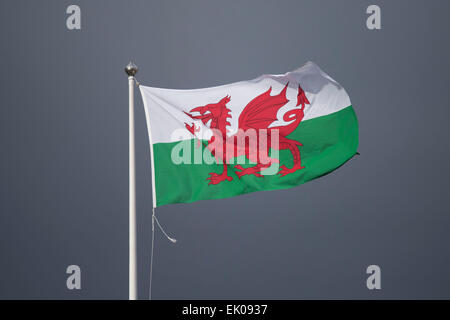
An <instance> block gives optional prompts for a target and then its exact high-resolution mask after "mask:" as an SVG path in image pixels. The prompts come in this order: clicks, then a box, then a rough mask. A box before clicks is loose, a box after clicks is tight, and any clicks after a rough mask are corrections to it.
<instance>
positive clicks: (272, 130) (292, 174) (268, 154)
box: [140, 62, 358, 207]
mask: <svg viewBox="0 0 450 320" xmlns="http://www.w3.org/2000/svg"><path fill="white" fill-rule="evenodd" d="M140 91H141V95H142V99H143V101H144V108H145V114H146V120H147V127H148V133H149V140H150V149H151V158H152V159H151V160H152V161H151V165H152V187H153V206H154V207H156V206H161V205H165V204H170V203H188V202H194V201H197V200H206V199H220V198H228V197H232V196H237V195H241V194H245V193H249V192H254V191H262V190H275V189H286V188H291V187H295V186H298V185H300V184H302V183H305V182H307V181H310V180H312V179H315V178H318V177H320V176H323V175H325V174H327V173H330V172H331V171H333V170H335V169H336V168H338V167H339V166H341V165H342V164H344V163H345V162H346V161H348V160H349V159H350V158H351V157H353V156H354V155H355V154H356V152H357V147H358V122H357V118H356V115H355V112H354V109H353V107H352V105H351V102H350V99H349V96H348V95H347V93H346V91H345V90H344V88H343V87H342V86H341V85H340V84H339V83H337V82H336V81H335V80H333V79H332V78H331V77H330V76H328V75H327V74H325V73H324V72H323V71H322V70H321V69H320V68H319V67H318V66H317V65H316V64H314V63H312V62H308V63H306V64H305V65H303V66H302V67H300V68H298V69H297V70H295V71H292V72H288V73H285V74H280V75H263V76H260V77H258V78H256V79H253V80H249V81H241V82H236V83H232V84H228V85H223V86H218V87H211V88H204V89H194V90H173V89H162V88H153V87H146V86H143V85H140Z"/></svg>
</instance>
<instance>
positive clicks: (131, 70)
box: [125, 61, 138, 77]
mask: <svg viewBox="0 0 450 320" xmlns="http://www.w3.org/2000/svg"><path fill="white" fill-rule="evenodd" d="M125 72H126V74H127V75H128V76H129V77H134V76H135V74H136V73H137V72H138V67H137V66H136V65H135V64H134V63H133V62H131V61H130V63H129V64H128V65H127V66H126V67H125Z"/></svg>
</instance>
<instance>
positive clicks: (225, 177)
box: [206, 172, 233, 186]
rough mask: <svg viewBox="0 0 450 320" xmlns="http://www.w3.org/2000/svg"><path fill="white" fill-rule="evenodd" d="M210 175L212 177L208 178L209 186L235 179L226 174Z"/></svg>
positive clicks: (213, 173) (212, 173) (211, 173)
mask: <svg viewBox="0 0 450 320" xmlns="http://www.w3.org/2000/svg"><path fill="white" fill-rule="evenodd" d="M209 175H210V177H208V178H206V180H209V183H208V186H209V185H210V184H219V183H221V182H222V181H224V180H227V181H231V180H233V178H232V177H230V176H228V175H227V174H226V173H222V174H217V173H215V172H210V173H209Z"/></svg>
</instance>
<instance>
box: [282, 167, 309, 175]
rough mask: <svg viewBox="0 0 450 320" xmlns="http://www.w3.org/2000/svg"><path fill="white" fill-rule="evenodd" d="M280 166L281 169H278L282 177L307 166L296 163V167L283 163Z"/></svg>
mask: <svg viewBox="0 0 450 320" xmlns="http://www.w3.org/2000/svg"><path fill="white" fill-rule="evenodd" d="M280 168H281V170H280V171H278V174H280V175H281V176H282V177H284V176H285V175H288V174H290V173H293V172H295V171H297V170H300V169H303V168H305V167H302V166H297V165H294V167H292V168H288V167H286V166H285V165H281V166H280Z"/></svg>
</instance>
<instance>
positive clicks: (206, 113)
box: [185, 83, 310, 185]
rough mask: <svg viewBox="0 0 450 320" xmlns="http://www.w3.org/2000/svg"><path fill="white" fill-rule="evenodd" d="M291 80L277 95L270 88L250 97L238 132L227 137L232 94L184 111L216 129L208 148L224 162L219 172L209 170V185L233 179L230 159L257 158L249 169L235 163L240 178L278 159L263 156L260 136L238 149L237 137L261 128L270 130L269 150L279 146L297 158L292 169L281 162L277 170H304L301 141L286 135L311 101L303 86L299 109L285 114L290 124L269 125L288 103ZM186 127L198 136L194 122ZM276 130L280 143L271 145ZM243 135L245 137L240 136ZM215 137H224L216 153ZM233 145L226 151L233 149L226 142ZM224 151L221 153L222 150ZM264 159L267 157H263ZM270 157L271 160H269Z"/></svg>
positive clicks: (268, 135) (259, 173)
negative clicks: (287, 94)
mask: <svg viewBox="0 0 450 320" xmlns="http://www.w3.org/2000/svg"><path fill="white" fill-rule="evenodd" d="M288 85H289V83H287V84H286V86H285V87H284V88H283V90H281V92H280V93H279V94H277V95H274V96H271V95H270V93H271V91H272V87H270V88H269V89H268V90H267V91H266V92H264V93H262V94H260V95H259V96H257V97H256V98H254V99H253V100H251V101H250V102H249V103H248V104H247V106H246V107H245V108H244V110H243V111H242V112H241V114H240V116H239V121H238V126H239V128H238V129H239V130H238V132H237V133H236V134H234V135H232V136H227V132H228V129H227V126H230V122H229V120H228V119H231V110H230V109H228V108H227V106H226V104H227V103H228V102H230V101H231V97H230V96H228V95H227V96H226V97H224V98H222V99H221V100H220V101H219V102H217V103H210V104H207V105H205V106H200V107H196V108H193V109H191V110H190V111H189V112H185V113H186V114H187V115H188V116H189V117H191V118H192V119H194V120H201V121H202V122H203V124H204V125H207V124H208V122H209V121H211V122H210V124H209V128H210V129H214V130H212V131H213V135H212V137H211V138H210V140H209V141H208V144H207V146H206V147H207V148H208V149H209V150H210V151H211V153H212V155H213V156H214V157H215V158H216V159H217V160H219V161H220V162H219V163H223V171H222V173H220V174H217V173H215V172H211V173H209V177H208V178H207V180H209V183H208V184H209V185H210V184H218V183H220V182H222V181H224V180H228V181H231V180H233V178H232V177H230V176H229V175H228V165H227V163H228V162H229V160H230V159H232V158H235V157H238V156H241V155H245V157H246V158H247V159H257V161H256V165H254V166H252V167H248V168H244V167H242V166H241V165H240V164H238V165H235V166H234V167H235V169H236V170H235V172H236V174H237V176H238V177H239V179H240V178H241V177H242V176H245V175H249V174H252V175H255V176H257V177H262V176H263V175H262V174H261V171H262V170H264V169H266V168H268V167H269V166H270V165H271V163H273V162H275V161H278V160H276V159H270V158H269V157H268V154H267V153H268V152H266V151H264V152H265V153H266V154H265V155H261V152H260V150H259V149H260V138H258V139H257V143H256V146H255V145H252V144H250V143H248V141H246V140H245V137H244V141H245V147H244V148H239V147H238V146H237V144H236V140H237V139H236V138H239V137H237V136H239V135H244V134H245V132H246V131H247V130H250V129H252V130H256V131H257V132H259V130H266V132H267V140H266V142H265V143H266V145H267V148H266V149H267V151H268V150H269V148H274V147H275V148H278V149H279V150H284V149H288V150H289V151H290V152H291V153H292V157H293V159H294V166H293V167H292V168H287V167H286V166H284V165H281V166H280V168H281V170H280V171H279V172H278V173H279V174H280V175H281V176H282V177H283V176H285V175H287V174H290V173H293V172H295V171H297V170H300V169H303V168H304V167H302V165H301V160H300V150H299V148H298V147H299V146H302V144H301V143H300V142H298V141H296V140H292V139H289V138H287V136H288V135H289V134H290V133H292V132H293V131H294V130H295V129H296V128H297V126H298V125H299V124H300V122H301V121H302V119H303V117H304V112H303V111H304V108H305V105H306V104H310V103H309V101H308V98H307V97H306V95H305V92H304V91H303V89H302V88H301V86H300V85H299V86H298V94H297V104H296V107H298V106H300V108H294V109H292V110H289V111H287V112H286V113H285V114H284V115H283V120H284V121H285V122H290V123H288V124H287V125H281V126H276V127H270V128H269V126H270V125H271V124H272V123H273V122H274V121H276V120H278V118H277V113H278V111H279V110H280V108H281V107H283V106H284V105H286V104H287V103H288V102H289V100H287V98H286V91H287V88H288ZM193 113H198V114H197V115H194V114H193ZM185 125H186V129H187V130H189V132H191V133H192V134H194V135H195V132H198V131H199V129H200V128H196V126H195V124H191V125H189V124H187V123H185ZM274 130H278V135H279V143H278V146H275V145H274V146H272V145H271V142H272V139H270V136H271V134H273V131H274ZM241 138H242V136H241ZM216 139H222V141H221V142H222V144H221V145H222V146H223V147H222V148H223V149H222V150H219V152H217V149H215V148H214V146H213V145H214V142H217V141H215V140H216ZM230 143H231V144H233V148H234V149H233V151H234V152H232V153H231V154H230V152H229V151H228V152H227V150H230V149H228V148H226V145H227V144H230ZM220 151H221V152H220ZM263 158H265V159H263ZM267 159H269V160H267Z"/></svg>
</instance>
